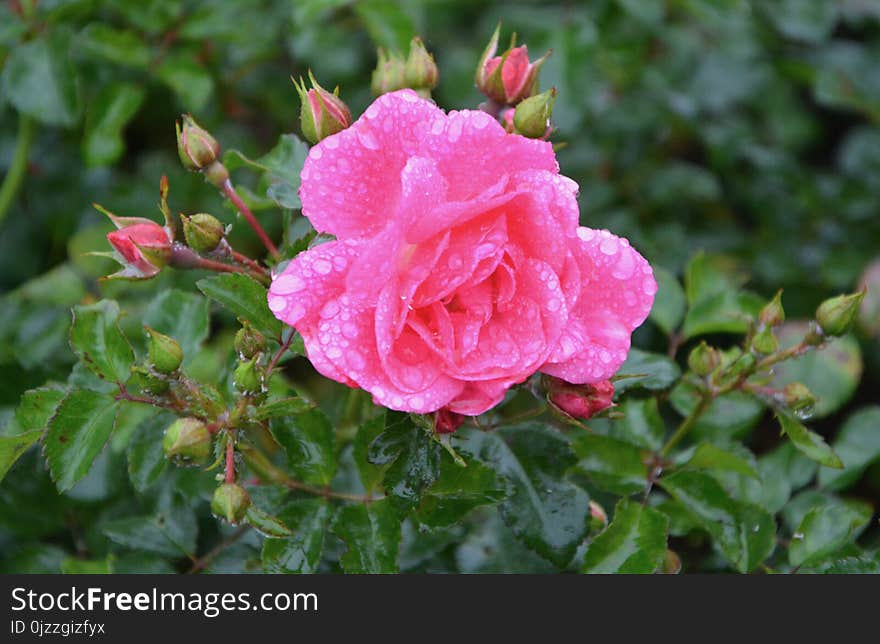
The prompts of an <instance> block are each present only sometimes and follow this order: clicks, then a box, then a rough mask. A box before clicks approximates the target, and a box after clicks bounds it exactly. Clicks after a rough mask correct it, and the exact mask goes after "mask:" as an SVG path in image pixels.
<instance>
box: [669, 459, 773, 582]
mask: <svg viewBox="0 0 880 644" xmlns="http://www.w3.org/2000/svg"><path fill="white" fill-rule="evenodd" d="M660 485H661V486H662V487H663V489H664V490H666V491H667V492H669V494H671V495H672V496H673V498H675V500H676V501H678V502H679V503H680V504H681V505H682V506H683V507H684V508H685V509H686V510H687V511H688V512H689V513H690V515H691V516H692V517H693V519H694V520H695V521H696V523H697V524H698V525H699V526H700V527H701V528H702V529H703V530H705V531H706V532H708V533H709V535H710V536H711V537H712V540H713V541H714V542H715V544H716V545H717V546H718V549H719V550H720V551H721V553H722V554H723V555H724V557H725V558H726V559H727V560H728V561H730V562H731V563H732V564H733V565H734V567H735V568H736V569H737V570H738V571H740V572H749V571H751V570H753V569H754V568H755V567H756V566H758V565H759V564H760V563H761V562H763V561H764V560H765V559H766V558H767V557H768V556H769V555H770V553H771V552H772V550H773V547H774V546H775V544H776V524H775V522H774V521H773V517H772V516H771V515H770V514H769V513H767V512H766V511H764V510H762V509H761V508H758V507H757V506H753V505H750V504H745V503H738V502H736V501H735V500H734V499H732V498H731V497H730V496H728V494H727V492H725V491H724V489H723V488H722V487H721V485H720V484H719V483H718V481H716V480H715V479H714V478H713V477H712V476H710V475H708V474H704V473H702V472H688V471H680V472H675V473H673V474H670V475H667V476H664V477H662V478H661V479H660Z"/></svg>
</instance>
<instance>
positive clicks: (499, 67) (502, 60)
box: [474, 25, 550, 105]
mask: <svg viewBox="0 0 880 644" xmlns="http://www.w3.org/2000/svg"><path fill="white" fill-rule="evenodd" d="M500 34H501V25H498V27H497V28H496V29H495V33H493V34H492V38H491V39H490V40H489V44H488V45H487V46H486V49H485V50H484V51H483V55H482V56H481V57H480V62H479V63H478V64H477V71H476V74H475V75H474V80H475V82H476V84H477V87H478V88H479V90H480V91H481V92H483V94H485V95H486V96H487V97H489V98H490V99H492V100H493V101H495V102H496V103H499V104H501V105H516V104H517V103H519V102H520V101H521V100H523V99H525V98H528V97H529V96H532V95H534V94H535V92H536V91H537V89H538V72H539V71H540V69H541V65H543V64H544V61H545V60H547V58H548V57H549V56H550V52H547V53H546V54H544V55H543V56H541V58H539V59H538V60H536V61H535V62H533V63H530V62H529V52H528V49H527V48H526V46H525V45H522V46H520V47H516V46H515V45H516V35H515V34H514V36H513V38H511V43H510V47H508V49H507V51H505V52H504V53H503V54H501V55H500V56H496V55H495V52H496V51H497V50H498V39H499V36H500Z"/></svg>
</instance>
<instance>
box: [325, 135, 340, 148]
mask: <svg viewBox="0 0 880 644" xmlns="http://www.w3.org/2000/svg"><path fill="white" fill-rule="evenodd" d="M323 144H324V147H326V148H327V149H328V150H335V149H336V148H338V147H339V138H338V137H336V136H328V137H327V138H326V139H324V141H323Z"/></svg>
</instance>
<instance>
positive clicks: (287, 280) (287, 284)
mask: <svg viewBox="0 0 880 644" xmlns="http://www.w3.org/2000/svg"><path fill="white" fill-rule="evenodd" d="M303 288H305V282H303V281H302V279H301V278H300V277H299V275H282V276H281V277H278V278H276V280H275V281H274V282H272V292H273V293H278V294H280V295H286V294H287V293H296V292H297V291H301V290H303Z"/></svg>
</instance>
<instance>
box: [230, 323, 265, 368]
mask: <svg viewBox="0 0 880 644" xmlns="http://www.w3.org/2000/svg"><path fill="white" fill-rule="evenodd" d="M234 346H235V351H236V352H237V353H238V355H239V356H240V357H241V358H244V359H247V360H250V359H251V358H253V357H255V356H257V355H259V354H260V353H261V352H263V351H265V350H266V338H265V337H263V334H262V333H260V332H259V331H256V330H255V329H254V327H252V326H251V325H250V324H249V323H247V322H245V323H244V326H243V327H241V328H240V329H239V330H238V333H236V334H235V342H234Z"/></svg>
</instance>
